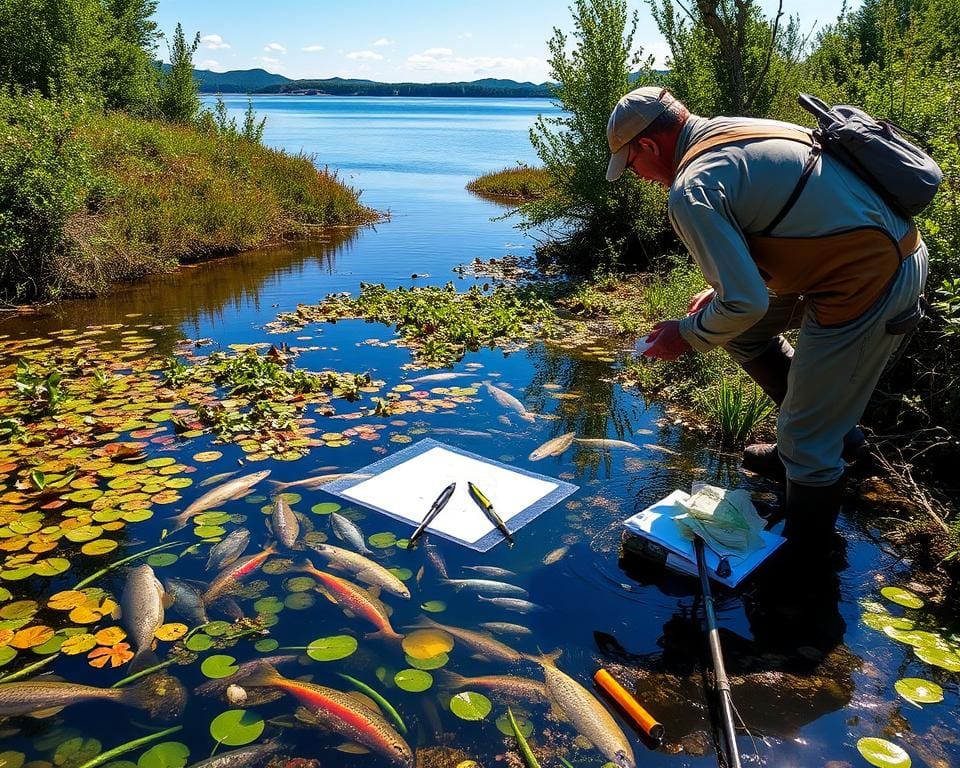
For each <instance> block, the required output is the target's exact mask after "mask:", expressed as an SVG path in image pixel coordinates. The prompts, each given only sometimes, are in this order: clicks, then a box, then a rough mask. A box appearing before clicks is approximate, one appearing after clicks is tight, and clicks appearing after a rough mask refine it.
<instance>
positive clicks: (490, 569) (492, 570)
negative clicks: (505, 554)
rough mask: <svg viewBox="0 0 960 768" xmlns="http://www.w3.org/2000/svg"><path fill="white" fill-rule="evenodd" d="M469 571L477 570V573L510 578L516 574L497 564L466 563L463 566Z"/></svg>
mask: <svg viewBox="0 0 960 768" xmlns="http://www.w3.org/2000/svg"><path fill="white" fill-rule="evenodd" d="M463 567H464V569H465V570H467V571H476V572H477V573H482V574H483V575H484V576H493V577H494V578H495V579H509V578H510V577H511V576H516V575H517V574H515V573H514V572H513V571H508V570H507V569H506V568H498V567H497V566H495V565H465V566H463Z"/></svg>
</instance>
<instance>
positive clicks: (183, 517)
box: [166, 512, 190, 536]
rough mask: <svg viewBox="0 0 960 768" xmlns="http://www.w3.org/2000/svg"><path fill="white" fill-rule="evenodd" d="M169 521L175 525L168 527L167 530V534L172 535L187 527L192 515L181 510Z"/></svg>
mask: <svg viewBox="0 0 960 768" xmlns="http://www.w3.org/2000/svg"><path fill="white" fill-rule="evenodd" d="M167 522H168V523H170V524H172V525H173V527H172V528H168V529H167V532H166V535H167V536H170V535H171V534H173V533H176V532H177V531H179V530H182V529H184V528H186V527H187V523H188V522H190V515H188V514H187V513H186V512H181V513H180V514H179V515H174V516H173V517H171V518H169V519H168V520H167Z"/></svg>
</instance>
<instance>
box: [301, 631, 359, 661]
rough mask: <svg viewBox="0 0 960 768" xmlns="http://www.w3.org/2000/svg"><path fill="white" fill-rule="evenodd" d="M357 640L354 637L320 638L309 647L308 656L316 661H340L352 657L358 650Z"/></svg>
mask: <svg viewBox="0 0 960 768" xmlns="http://www.w3.org/2000/svg"><path fill="white" fill-rule="evenodd" d="M357 646H358V643H357V638H355V637H353V636H352V635H333V636H332V637H318V638H317V639H316V640H314V641H313V642H312V643H310V645H308V646H307V648H306V651H307V656H309V657H310V658H311V659H313V660H314V661H339V660H340V659H345V658H347V657H348V656H352V655H353V654H354V653H356V650H357Z"/></svg>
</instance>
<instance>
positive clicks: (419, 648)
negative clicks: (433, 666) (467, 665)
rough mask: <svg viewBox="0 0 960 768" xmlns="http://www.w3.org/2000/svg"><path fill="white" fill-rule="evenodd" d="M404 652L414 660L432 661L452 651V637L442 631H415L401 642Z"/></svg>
mask: <svg viewBox="0 0 960 768" xmlns="http://www.w3.org/2000/svg"><path fill="white" fill-rule="evenodd" d="M401 645H402V646H403V650H404V652H405V653H406V654H407V655H408V656H412V657H413V658H415V659H432V658H433V657H435V656H437V655H438V654H441V653H448V652H449V651H452V650H453V637H452V636H451V635H450V633H449V632H444V631H443V630H442V629H416V630H414V631H413V632H411V633H410V634H408V635H406V636H405V637H404V638H403V640H402V641H401Z"/></svg>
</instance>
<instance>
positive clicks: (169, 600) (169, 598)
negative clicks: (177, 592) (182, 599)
mask: <svg viewBox="0 0 960 768" xmlns="http://www.w3.org/2000/svg"><path fill="white" fill-rule="evenodd" d="M175 602H176V598H175V597H174V596H173V595H171V594H170V593H169V592H164V593H163V596H162V597H161V598H160V604H161V605H162V606H163V607H164V608H165V609H166V608H170V607H171V606H172V605H173V604H174V603H175Z"/></svg>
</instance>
